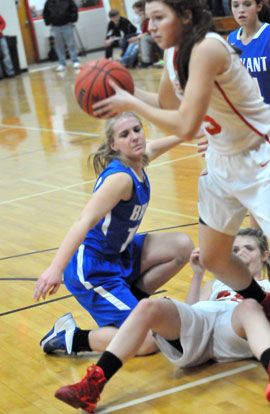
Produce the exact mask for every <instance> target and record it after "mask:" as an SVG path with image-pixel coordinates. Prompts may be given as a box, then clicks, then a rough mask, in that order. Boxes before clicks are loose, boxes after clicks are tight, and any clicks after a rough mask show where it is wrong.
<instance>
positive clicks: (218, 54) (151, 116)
mask: <svg viewBox="0 0 270 414" xmlns="http://www.w3.org/2000/svg"><path fill="white" fill-rule="evenodd" d="M229 63H230V55H229V53H228V51H227V50H226V48H225V47H224V46H223V45H222V44H221V43H220V42H219V41H218V40H216V39H204V40H203V41H202V42H201V43H199V44H197V45H195V46H194V48H193V51H192V54H191V60H190V66H189V79H188V82H187V85H186V88H185V93H184V98H183V101H182V102H181V105H180V107H179V108H178V110H167V109H159V108H156V109H155V110H154V111H153V108H152V106H150V105H148V104H146V103H144V102H141V101H140V100H139V99H137V98H136V97H135V96H132V95H130V94H129V93H128V92H126V91H124V90H123V89H121V88H119V87H117V86H116V85H115V84H113V83H112V86H113V87H114V89H115V91H116V94H115V95H113V96H112V97H110V98H108V99H106V100H103V101H100V102H98V103H97V104H95V114H96V115H99V116H103V117H108V116H110V115H111V114H116V113H118V112H122V111H124V110H132V111H134V112H136V113H138V114H139V115H141V116H142V117H144V118H146V119H148V120H149V121H150V122H153V123H154V124H155V125H157V126H158V127H160V128H161V129H164V130H165V131H166V132H168V133H170V134H173V135H177V136H180V137H183V138H184V139H185V140H190V139H192V138H193V137H194V136H195V135H196V132H197V131H198V130H199V128H200V126H201V124H202V121H203V119H204V116H205V114H206V111H207V108H208V105H209V102H210V98H211V94H212V90H213V87H214V81H215V77H216V75H217V74H220V73H222V72H224V71H225V70H226V69H227V68H228V66H229ZM98 108H101V109H99V110H98Z"/></svg>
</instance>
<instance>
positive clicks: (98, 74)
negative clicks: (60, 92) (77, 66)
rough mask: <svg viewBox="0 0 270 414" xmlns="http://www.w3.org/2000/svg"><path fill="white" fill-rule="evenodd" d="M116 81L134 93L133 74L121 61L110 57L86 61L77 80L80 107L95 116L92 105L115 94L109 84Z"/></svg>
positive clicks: (75, 89)
mask: <svg viewBox="0 0 270 414" xmlns="http://www.w3.org/2000/svg"><path fill="white" fill-rule="evenodd" d="M109 80H112V81H114V82H115V83H116V84H117V85H119V86H120V87H121V88H123V89H125V90H127V91H129V92H130V93H134V83H133V78H132V76H131V74H130V73H129V72H128V70H127V69H126V68H125V67H123V66H122V65H121V64H120V63H119V62H115V61H112V60H108V59H98V60H96V61H93V62H89V63H86V65H85V67H84V69H82V71H81V72H80V73H79V75H78V76H77V78H76V81H75V88H74V92H75V96H76V99H77V101H78V104H79V105H80V107H81V108H82V109H83V110H84V111H85V112H86V113H88V114H89V115H92V116H93V113H92V106H93V104H94V103H95V102H98V101H99V100H102V99H105V98H107V97H109V96H112V95H113V94H114V90H113V88H112V87H111V85H110V84H109Z"/></svg>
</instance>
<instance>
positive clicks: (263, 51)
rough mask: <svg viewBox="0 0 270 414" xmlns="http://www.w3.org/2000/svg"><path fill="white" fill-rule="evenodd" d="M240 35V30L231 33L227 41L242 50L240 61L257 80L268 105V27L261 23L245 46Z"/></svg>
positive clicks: (269, 92)
mask: <svg viewBox="0 0 270 414" xmlns="http://www.w3.org/2000/svg"><path fill="white" fill-rule="evenodd" d="M241 33H242V28H240V29H238V30H235V31H233V32H232V33H230V34H229V36H228V41H229V43H230V44H231V45H233V46H235V47H237V48H238V49H240V50H242V53H241V55H240V59H241V60H242V62H243V63H244V65H245V66H246V68H247V69H248V71H249V72H250V74H251V76H252V77H254V78H256V79H257V81H258V84H259V87H260V90H261V94H262V96H263V98H264V101H265V102H266V103H267V104H270V44H269V41H270V25H269V24H268V23H263V24H262V26H261V28H260V29H259V30H258V32H257V33H256V34H255V36H254V37H253V39H252V40H251V41H250V42H249V43H248V44H247V45H244V44H243V43H242V42H241V39H240V36H241Z"/></svg>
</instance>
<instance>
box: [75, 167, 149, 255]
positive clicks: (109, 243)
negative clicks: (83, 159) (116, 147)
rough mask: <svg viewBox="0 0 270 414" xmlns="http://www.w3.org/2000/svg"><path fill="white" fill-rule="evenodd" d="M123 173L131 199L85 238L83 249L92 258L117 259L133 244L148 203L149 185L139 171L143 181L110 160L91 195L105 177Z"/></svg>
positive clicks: (119, 204) (117, 208) (114, 209)
mask: <svg viewBox="0 0 270 414" xmlns="http://www.w3.org/2000/svg"><path fill="white" fill-rule="evenodd" d="M119 172H124V173H126V174H128V175H130V176H131V178H132V180H133V195H132V198H131V199H130V200H128V201H120V202H119V203H118V204H117V205H116V206H115V207H114V208H113V209H112V210H111V211H109V212H108V213H107V214H106V216H105V217H104V218H103V219H102V220H101V221H100V222H99V223H98V224H97V225H96V226H95V227H94V228H92V229H91V230H90V231H89V232H88V233H87V235H86V238H85V241H84V243H83V244H84V246H85V248H86V250H88V251H89V254H91V251H92V252H93V253H94V254H95V253H97V254H101V255H102V256H103V257H104V256H105V257H106V255H108V256H111V255H119V253H123V252H125V250H126V249H127V246H128V245H129V243H130V242H131V241H132V240H133V238H134V236H135V234H136V231H137V229H138V227H139V225H140V223H141V221H142V218H143V216H144V213H145V210H146V208H147V205H148V202H149V199H150V184H149V181H148V178H147V175H146V174H145V172H144V170H143V176H144V180H143V181H142V180H141V179H140V178H139V177H138V176H137V174H136V173H135V172H134V171H133V170H132V169H131V168H128V167H125V166H124V165H123V164H122V163H121V161H119V160H118V159H114V160H113V161H111V162H110V164H109V165H108V167H107V168H105V170H104V171H102V173H101V174H100V176H99V177H98V179H97V182H96V185H95V188H94V192H95V191H96V190H97V189H98V188H100V186H101V185H102V183H103V182H104V180H105V179H106V177H108V176H109V175H111V174H116V173H119Z"/></svg>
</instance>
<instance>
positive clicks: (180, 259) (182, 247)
mask: <svg viewBox="0 0 270 414" xmlns="http://www.w3.org/2000/svg"><path fill="white" fill-rule="evenodd" d="M175 247H176V252H177V253H176V261H177V264H179V265H181V264H186V263H187V262H188V261H189V258H190V255H191V252H192V250H193V249H194V243H193V241H192V240H191V238H190V237H189V236H188V235H187V234H185V233H179V234H178V237H177V239H176V245H175Z"/></svg>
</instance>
